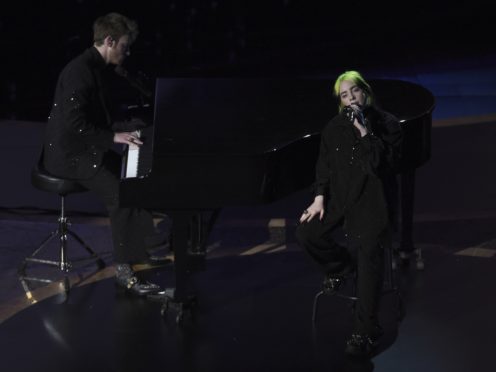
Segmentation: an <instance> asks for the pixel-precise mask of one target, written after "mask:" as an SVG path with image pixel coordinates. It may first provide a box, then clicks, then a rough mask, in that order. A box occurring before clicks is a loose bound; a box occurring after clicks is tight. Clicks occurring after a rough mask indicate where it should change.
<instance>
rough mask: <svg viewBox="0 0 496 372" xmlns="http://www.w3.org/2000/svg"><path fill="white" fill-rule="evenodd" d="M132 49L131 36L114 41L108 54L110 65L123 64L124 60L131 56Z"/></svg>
mask: <svg viewBox="0 0 496 372" xmlns="http://www.w3.org/2000/svg"><path fill="white" fill-rule="evenodd" d="M130 47H131V43H130V41H129V35H124V36H121V37H120V38H119V40H112V42H111V44H110V48H109V53H108V58H109V63H112V64H114V65H120V64H122V62H124V59H126V57H127V56H129V55H130V54H131V52H130Z"/></svg>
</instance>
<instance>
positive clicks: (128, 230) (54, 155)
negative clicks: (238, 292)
mask: <svg viewBox="0 0 496 372" xmlns="http://www.w3.org/2000/svg"><path fill="white" fill-rule="evenodd" d="M137 35H138V27H137V24H136V22H135V21H133V20H131V19H129V18H127V17H125V16H123V15H121V14H118V13H109V14H107V15H105V16H102V17H99V18H98V19H96V20H95V22H94V24H93V41H94V43H93V45H92V46H91V47H89V48H88V49H86V50H85V51H84V52H83V53H82V54H80V55H79V56H77V57H75V58H74V59H73V60H72V61H70V62H69V63H68V64H67V65H66V66H65V67H64V69H63V70H62V72H61V73H60V75H59V77H58V81H57V85H56V90H55V97H54V102H53V106H52V108H51V112H50V116H49V117H48V122H47V126H46V131H45V139H44V146H43V148H44V152H43V153H44V156H43V161H44V166H45V168H46V169H47V170H48V171H49V172H50V173H52V174H53V175H55V176H58V177H62V178H68V179H72V180H76V181H77V182H78V183H80V184H81V185H83V186H84V187H86V188H87V189H89V190H90V191H92V192H94V193H96V194H97V195H98V196H99V197H100V198H101V200H102V201H103V202H104V204H105V206H106V208H107V211H108V213H109V217H110V226H111V229H112V239H113V248H114V263H115V268H116V284H117V285H118V286H120V287H122V288H123V289H125V290H127V291H129V292H130V293H132V294H136V295H146V294H149V293H155V292H158V291H159V290H160V287H159V286H158V285H156V284H153V283H149V282H145V281H142V280H140V279H139V277H138V274H137V273H135V272H134V271H133V267H132V265H133V264H137V263H147V262H148V255H147V252H146V240H147V237H152V236H154V235H155V234H156V232H155V229H154V225H153V219H152V215H151V213H150V212H149V211H147V210H144V209H138V208H122V207H120V206H119V205H118V201H119V180H120V171H121V157H120V155H119V154H118V153H117V152H115V151H113V150H112V147H113V146H114V144H116V143H118V144H126V145H136V146H140V145H142V144H143V142H142V141H141V140H140V139H139V138H138V137H137V136H136V134H135V132H134V130H131V129H128V130H129V131H124V130H118V129H113V128H116V126H115V125H114V124H115V123H113V122H112V120H111V118H110V115H109V110H108V105H107V103H108V102H107V97H106V95H105V88H104V87H105V78H104V72H105V71H107V70H109V69H108V68H107V67H108V66H120V65H121V64H122V63H123V62H124V60H125V58H126V57H128V56H129V55H130V47H131V44H132V43H133V42H134V40H135V39H136V37H137ZM112 70H113V69H112ZM112 73H113V71H112Z"/></svg>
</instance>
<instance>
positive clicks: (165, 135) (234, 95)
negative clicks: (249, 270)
mask: <svg viewBox="0 0 496 372" xmlns="http://www.w3.org/2000/svg"><path fill="white" fill-rule="evenodd" d="M370 83H371V86H372V89H373V91H374V93H375V95H376V97H377V101H378V103H379V105H380V106H382V107H383V108H384V109H385V110H387V111H389V112H391V113H393V114H395V115H396V116H397V117H398V118H399V119H400V120H401V125H402V127H403V129H404V131H405V144H404V147H403V157H402V158H403V162H402V166H401V173H400V176H399V178H400V180H401V182H400V183H401V188H400V190H401V193H400V195H401V208H400V209H401V213H402V218H401V230H402V231H401V233H402V234H401V236H402V237H401V247H402V249H404V250H411V249H413V243H412V238H411V226H412V215H413V195H414V179H415V169H416V168H418V167H420V166H421V165H422V164H424V163H425V162H426V161H428V159H429V158H430V131H431V121H432V118H431V113H432V111H433V109H434V98H433V96H432V94H431V93H430V92H429V91H428V90H427V89H425V88H423V87H422V86H419V85H417V84H413V83H410V82H406V81H399V80H371V81H370ZM331 89H332V82H331V81H330V80H327V79H314V78H250V79H247V78H235V79H232V78H229V79H227V78H173V79H165V78H159V79H157V80H156V87H155V102H154V105H153V106H154V115H153V125H151V126H149V127H147V128H144V129H143V130H142V133H141V134H142V138H143V141H144V143H145V145H143V146H142V147H141V148H140V150H139V152H140V154H139V156H138V165H137V168H138V171H137V174H136V175H135V176H133V177H125V176H124V177H123V178H122V180H121V182H120V203H121V205H122V206H129V207H130V206H133V207H144V208H149V209H151V210H156V211H157V210H158V211H164V212H166V213H167V214H168V215H169V216H170V217H171V219H172V221H173V223H172V230H171V235H172V249H173V251H174V256H175V275H176V283H175V287H174V288H173V290H172V291H169V292H168V295H167V296H166V298H167V306H170V304H171V303H172V304H175V305H176V306H178V309H179V310H178V311H179V315H178V320H179V319H180V318H181V317H182V313H183V310H184V309H186V308H188V306H189V305H190V304H191V303H192V302H193V300H192V299H193V298H194V293H193V292H192V288H191V286H190V285H189V283H188V277H189V273H190V272H191V270H193V267H194V266H195V264H194V263H195V262H198V261H201V260H202V259H203V257H204V250H203V249H202V248H203V246H204V244H205V242H206V240H207V239H208V233H209V230H210V229H211V228H212V226H213V224H214V222H215V218H216V216H217V215H218V212H219V211H220V210H221V209H222V208H223V207H228V206H250V205H251V206H253V205H257V204H268V203H271V202H274V201H276V200H279V199H282V198H284V197H286V196H287V195H289V194H291V193H294V192H296V191H299V190H302V189H305V188H308V187H310V186H311V185H312V183H313V181H314V174H315V162H316V159H317V156H318V149H319V142H320V132H321V130H322V129H323V128H324V126H325V125H326V124H327V122H328V121H329V119H330V118H332V117H333V116H334V115H335V114H336V113H337V101H336V99H335V98H334V97H333V96H332V94H331V91H332V90H331ZM309 202H310V199H309ZM296 217H297V216H295V218H296Z"/></svg>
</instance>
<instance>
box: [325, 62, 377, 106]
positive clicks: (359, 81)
mask: <svg viewBox="0 0 496 372" xmlns="http://www.w3.org/2000/svg"><path fill="white" fill-rule="evenodd" d="M345 80H346V81H351V82H353V83H354V84H356V85H357V86H358V87H359V88H360V89H362V90H363V91H364V92H365V93H366V95H367V99H366V101H365V105H366V106H370V105H372V103H373V102H374V95H373V93H372V88H371V87H370V85H369V83H367V81H365V79H364V78H363V76H362V74H360V73H359V72H358V71H353V70H352V71H345V72H343V73H342V74H341V75H339V76H338V78H337V79H336V82H335V83H334V89H333V94H334V96H335V97H337V98H338V99H339V88H340V87H341V83H342V82H343V81H345ZM342 109H343V104H342V103H341V100H339V112H341V110H342Z"/></svg>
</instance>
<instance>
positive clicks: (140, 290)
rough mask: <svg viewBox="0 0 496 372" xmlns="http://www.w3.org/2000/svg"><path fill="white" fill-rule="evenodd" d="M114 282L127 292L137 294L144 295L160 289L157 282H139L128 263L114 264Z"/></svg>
mask: <svg viewBox="0 0 496 372" xmlns="http://www.w3.org/2000/svg"><path fill="white" fill-rule="evenodd" d="M115 283H116V284H117V285H118V286H119V287H122V288H124V289H125V290H126V291H128V292H129V293H132V294H135V295H138V296H145V295H147V294H153V293H157V292H159V291H160V286H158V285H157V284H153V283H150V282H145V283H144V282H141V281H140V280H139V279H138V277H137V276H136V273H135V272H134V271H133V269H131V266H130V265H128V264H117V265H116V266H115Z"/></svg>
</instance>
